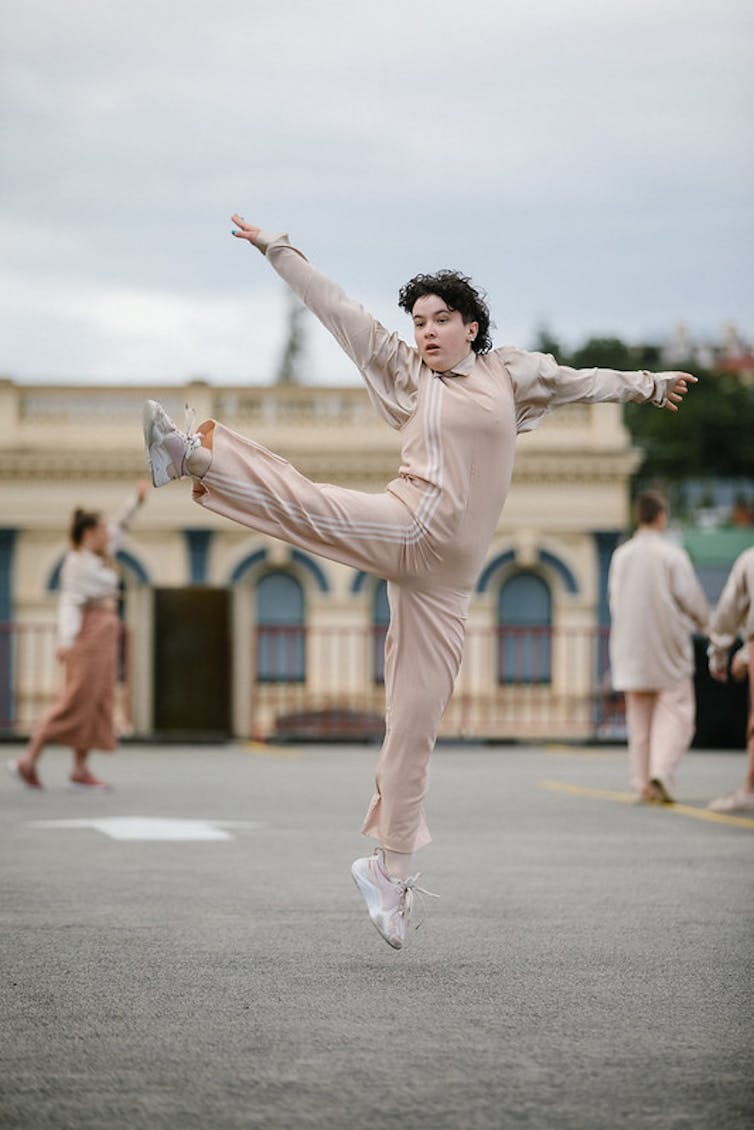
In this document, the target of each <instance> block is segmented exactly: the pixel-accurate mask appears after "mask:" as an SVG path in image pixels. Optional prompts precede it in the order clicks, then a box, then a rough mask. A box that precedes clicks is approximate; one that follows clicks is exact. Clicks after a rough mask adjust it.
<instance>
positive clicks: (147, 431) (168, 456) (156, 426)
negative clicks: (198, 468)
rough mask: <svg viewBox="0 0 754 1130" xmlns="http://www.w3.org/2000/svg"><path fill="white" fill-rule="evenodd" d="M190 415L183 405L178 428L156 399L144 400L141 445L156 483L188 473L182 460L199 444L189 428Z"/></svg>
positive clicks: (161, 483)
mask: <svg viewBox="0 0 754 1130" xmlns="http://www.w3.org/2000/svg"><path fill="white" fill-rule="evenodd" d="M192 416H193V413H192V412H191V411H190V409H189V408H188V406H187V407H186V431H185V432H182V431H179V430H178V428H177V427H176V426H175V424H174V423H173V421H172V420H171V419H170V417H169V416H168V414H167V412H166V411H165V409H164V408H163V407H162V405H161V404H158V403H157V401H156V400H148V401H147V402H146V404H145V405H144V447H145V450H146V453H147V462H148V463H149V469H150V471H151V472H152V482H153V483H154V485H155V486H156V487H164V486H165V484H166V483H170V482H172V481H173V479H183V478H185V477H186V476H187V475H189V474H190V471H189V470H188V469H187V467H186V461H187V460H188V458H189V457H190V455H191V453H192V452H193V451H196V449H197V448H199V447H201V444H202V441H201V438H200V436H198V435H195V434H194V433H193V432H192V431H191V429H192V427H193V419H192Z"/></svg>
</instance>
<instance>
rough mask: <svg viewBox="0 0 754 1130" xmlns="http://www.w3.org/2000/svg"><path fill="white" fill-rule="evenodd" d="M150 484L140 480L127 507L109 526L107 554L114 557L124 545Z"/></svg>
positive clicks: (124, 507)
mask: <svg viewBox="0 0 754 1130" xmlns="http://www.w3.org/2000/svg"><path fill="white" fill-rule="evenodd" d="M148 490H149V483H148V482H147V480H146V479H139V481H138V483H137V484H136V487H135V489H134V492H133V494H131V495H129V497H128V499H127V501H126V503H125V505H124V506H123V508H122V509H121V510H119V511H118V513H117V514H116V516H115V518H114V519H113V520H112V522H108V526H107V552H108V553H109V554H110V556H111V557H112V555H113V554H114V553H117V552H118V550H119V549H120V547H121V545H122V544H123V539H124V538H125V536H126V533H127V532H128V530H129V529H130V527H131V523H132V522H133V520H134V515H135V514H136V511H137V510H138V509H139V507H140V506H142V505H143V504H144V499H145V498H146V497H147V491H148Z"/></svg>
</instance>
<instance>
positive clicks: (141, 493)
mask: <svg viewBox="0 0 754 1130" xmlns="http://www.w3.org/2000/svg"><path fill="white" fill-rule="evenodd" d="M148 490H149V483H148V481H147V480H146V479H139V481H138V483H137V484H136V498H137V501H138V503H139V506H141V504H142V503H143V501H144V499H145V498H146V497H147V492H148Z"/></svg>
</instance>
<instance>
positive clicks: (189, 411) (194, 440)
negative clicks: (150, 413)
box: [181, 403, 202, 475]
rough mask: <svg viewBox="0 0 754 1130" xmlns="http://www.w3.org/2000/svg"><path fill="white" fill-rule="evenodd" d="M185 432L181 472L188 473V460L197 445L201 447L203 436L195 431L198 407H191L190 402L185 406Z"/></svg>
mask: <svg viewBox="0 0 754 1130" xmlns="http://www.w3.org/2000/svg"><path fill="white" fill-rule="evenodd" d="M183 413H184V415H183V432H184V437H183V438H184V452H183V461H182V465H181V474H182V475H183V474H186V473H187V470H188V469H187V467H186V460H187V459H188V457H189V456H190V455H191V452H192V451H196V449H197V447H201V444H202V437H201V436H200V435H197V434H196V432H195V431H194V428H195V426H196V409H195V408H191V407H190V406H189V404H188V403H186V404H184V406H183Z"/></svg>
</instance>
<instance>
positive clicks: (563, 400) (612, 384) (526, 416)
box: [497, 349, 697, 432]
mask: <svg viewBox="0 0 754 1130" xmlns="http://www.w3.org/2000/svg"><path fill="white" fill-rule="evenodd" d="M497 352H498V354H499V355H500V357H501V359H502V360H503V361H504V363H505V365H506V368H507V369H508V372H509V373H510V376H511V379H512V381H513V388H514V393H515V397H516V406H517V409H518V430H519V431H521V432H524V431H531V429H532V428H535V427H536V426H537V424H538V423H539V421H540V420H541V419H542V417H543V416H544V415H546V413H547V412H550V411H551V410H552V409H553V408H557V407H559V406H560V405H562V404H573V403H575V402H581V403H585V404H597V403H601V402H605V401H618V402H619V403H621V404H625V403H626V402H627V401H638V402H640V403H641V402H645V403H646V402H648V403H651V404H654V405H655V406H656V407H658V408H666V409H668V411H670V412H677V411H678V407H679V405H680V404H681V403H682V401H683V398H684V396H685V395H686V393H687V392H688V391H689V386H690V385H692V384H696V383H697V378H696V377H694V376H692V375H691V373H679V372H663V373H649V372H646V371H645V370H640V371H637V372H620V371H619V370H617V369H572V368H570V367H569V366H568V365H559V364H558V363H557V361H556V360H555V358H554V357H552V356H550V354H548V353H527V352H525V351H524V350H522V349H500V350H498V351H497Z"/></svg>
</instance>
